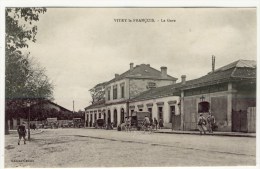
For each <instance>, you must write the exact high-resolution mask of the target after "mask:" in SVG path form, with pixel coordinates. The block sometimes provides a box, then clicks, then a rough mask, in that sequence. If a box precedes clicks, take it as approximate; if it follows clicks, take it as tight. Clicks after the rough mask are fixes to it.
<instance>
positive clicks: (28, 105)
mask: <svg viewBox="0 0 260 169" xmlns="http://www.w3.org/2000/svg"><path fill="white" fill-rule="evenodd" d="M27 107H28V108H29V114H28V119H27V120H28V140H29V141H30V139H31V133H30V123H31V122H30V120H31V119H30V118H31V117H30V116H31V112H30V111H31V110H30V109H31V103H30V102H28V103H27Z"/></svg>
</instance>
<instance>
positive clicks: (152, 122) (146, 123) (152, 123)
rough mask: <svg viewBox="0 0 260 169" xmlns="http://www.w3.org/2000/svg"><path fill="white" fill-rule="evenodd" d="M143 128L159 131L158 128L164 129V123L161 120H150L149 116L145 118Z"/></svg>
mask: <svg viewBox="0 0 260 169" xmlns="http://www.w3.org/2000/svg"><path fill="white" fill-rule="evenodd" d="M143 126H144V127H145V128H150V129H151V130H152V129H154V128H155V130H157V128H159V129H162V127H163V121H162V119H161V118H160V120H159V122H158V121H157V119H156V118H154V119H152V117H150V118H149V117H148V116H145V117H144V120H143Z"/></svg>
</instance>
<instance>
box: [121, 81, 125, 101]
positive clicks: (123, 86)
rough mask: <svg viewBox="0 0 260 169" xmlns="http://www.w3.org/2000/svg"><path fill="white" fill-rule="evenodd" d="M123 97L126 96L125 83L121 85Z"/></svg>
mask: <svg viewBox="0 0 260 169" xmlns="http://www.w3.org/2000/svg"><path fill="white" fill-rule="evenodd" d="M121 98H125V84H122V85H121Z"/></svg>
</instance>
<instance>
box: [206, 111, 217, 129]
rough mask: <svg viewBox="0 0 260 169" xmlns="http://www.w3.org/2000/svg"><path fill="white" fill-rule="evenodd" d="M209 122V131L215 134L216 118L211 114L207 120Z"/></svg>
mask: <svg viewBox="0 0 260 169" xmlns="http://www.w3.org/2000/svg"><path fill="white" fill-rule="evenodd" d="M207 122H208V130H209V133H213V128H214V126H215V123H216V120H215V117H214V116H213V115H212V114H211V113H210V114H209V116H208V118H207Z"/></svg>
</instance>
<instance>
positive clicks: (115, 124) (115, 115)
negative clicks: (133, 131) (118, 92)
mask: <svg viewBox="0 0 260 169" xmlns="http://www.w3.org/2000/svg"><path fill="white" fill-rule="evenodd" d="M114 127H117V110H116V109H115V110H114Z"/></svg>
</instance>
